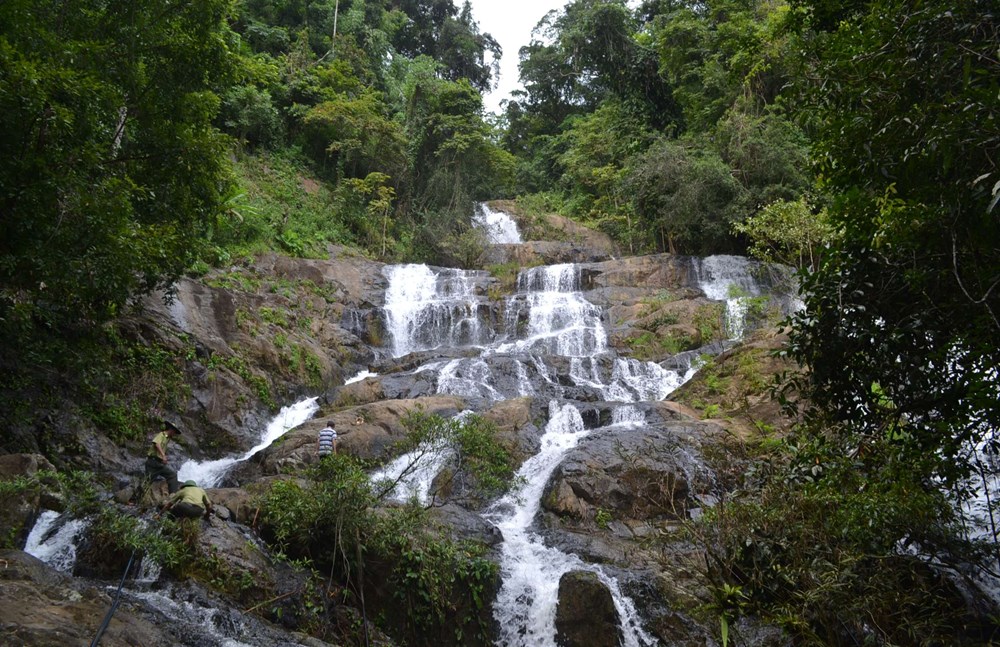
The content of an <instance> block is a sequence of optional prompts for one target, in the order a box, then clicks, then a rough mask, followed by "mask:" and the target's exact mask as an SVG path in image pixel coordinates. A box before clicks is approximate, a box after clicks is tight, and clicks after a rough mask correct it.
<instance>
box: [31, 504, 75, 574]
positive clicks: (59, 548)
mask: <svg viewBox="0 0 1000 647" xmlns="http://www.w3.org/2000/svg"><path fill="white" fill-rule="evenodd" d="M61 517H62V515H60V514H59V513H58V512H55V511H53V510H45V511H44V512H42V513H41V514H40V515H38V519H37V520H36V521H35V525H34V526H33V527H32V528H31V532H30V533H28V538H27V540H26V541H25V543H24V552H26V553H28V554H29V555H34V556H35V557H37V558H38V559H40V560H42V561H43V562H45V563H46V564H48V565H49V566H51V567H52V568H54V569H56V570H57V571H62V572H64V573H69V572H72V570H73V566H74V565H76V542H77V541H78V540H79V538H80V536H81V535H82V534H83V531H84V530H86V528H87V522H86V521H85V520H83V519H68V520H65V522H64V523H62V524H61V525H60V524H59V523H58V522H59V521H62V519H61Z"/></svg>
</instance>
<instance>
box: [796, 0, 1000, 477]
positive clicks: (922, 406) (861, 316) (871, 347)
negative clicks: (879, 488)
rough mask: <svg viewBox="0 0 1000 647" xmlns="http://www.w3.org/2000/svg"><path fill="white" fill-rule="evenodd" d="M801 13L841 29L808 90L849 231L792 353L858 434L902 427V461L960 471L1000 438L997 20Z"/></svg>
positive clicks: (949, 13) (816, 284) (812, 287)
mask: <svg viewBox="0 0 1000 647" xmlns="http://www.w3.org/2000/svg"><path fill="white" fill-rule="evenodd" d="M803 8H804V9H805V12H804V15H805V16H806V20H807V24H810V25H812V26H813V27H814V28H815V29H816V30H822V29H825V28H830V29H832V31H830V32H829V33H826V34H824V35H823V37H821V38H815V39H812V42H814V43H816V44H817V46H818V47H819V49H818V52H817V54H818V60H819V66H818V69H817V70H816V81H817V83H816V85H815V86H813V88H812V91H811V93H810V94H809V95H808V97H807V98H808V99H809V102H810V107H811V109H812V110H813V111H815V113H814V114H815V117H816V118H815V119H814V120H813V121H814V122H816V123H821V124H823V126H822V128H821V129H820V130H819V132H818V133H817V135H818V136H817V139H816V143H817V146H816V148H817V152H818V155H819V171H820V176H821V177H822V178H823V180H824V184H825V186H826V188H827V189H828V190H829V191H831V192H832V193H834V194H835V195H837V196H838V200H837V202H836V203H835V205H834V206H833V208H832V209H831V211H830V215H831V219H832V223H833V225H834V226H835V227H837V228H839V229H841V230H842V231H843V235H844V238H843V243H842V244H841V245H840V246H839V247H838V248H837V249H836V250H834V251H833V253H831V254H829V255H828V256H827V257H826V260H825V262H824V263H823V264H822V266H821V267H820V269H819V271H818V272H816V273H815V274H814V275H813V276H812V277H811V278H810V279H809V280H808V281H807V283H806V285H805V295H806V305H807V309H806V311H805V312H804V313H803V314H801V315H800V316H798V317H797V318H796V322H795V323H796V326H795V332H794V334H793V336H792V346H791V348H792V351H793V352H794V354H795V355H796V356H797V357H798V358H799V359H800V360H801V361H803V362H804V363H806V364H808V365H809V366H810V368H811V373H810V376H811V380H812V387H813V390H812V392H811V395H812V397H813V398H814V400H815V401H816V402H817V403H819V404H820V405H821V406H823V407H825V408H826V409H827V410H828V411H831V412H832V413H833V415H834V417H835V419H837V420H838V421H840V422H841V423H842V425H843V428H844V429H847V430H850V431H852V432H854V433H856V434H859V438H861V439H862V440H861V441H860V442H864V440H863V439H865V438H878V437H880V435H881V434H884V433H885V431H886V429H887V428H895V426H896V425H898V423H900V422H901V421H902V422H905V434H899V435H898V436H894V437H893V440H894V443H895V444H896V445H898V447H899V451H901V452H910V453H911V454H910V455H911V456H912V457H919V464H920V465H923V466H924V468H925V469H927V470H929V471H930V473H932V474H937V475H939V476H945V477H956V478H957V477H959V476H962V475H964V474H966V473H967V470H968V469H969V467H970V466H969V463H968V461H967V459H968V457H969V456H971V454H969V453H968V452H967V451H966V450H967V448H968V444H967V442H968V441H981V440H984V439H991V438H992V437H993V435H994V434H995V430H996V429H998V428H1000V397H998V395H1000V394H998V388H997V385H996V366H997V365H998V363H1000V347H998V345H997V343H996V340H997V338H998V337H1000V218H998V215H1000V209H998V207H997V202H998V200H1000V171H998V153H1000V104H998V103H997V99H996V96H997V87H998V84H997V79H1000V60H998V57H997V43H998V42H1000V14H998V12H997V10H996V5H995V3H993V2H989V1H987V0H979V1H976V0H974V1H970V2H966V3H961V4H959V5H956V4H955V3H950V2H944V1H942V0H936V1H930V2H920V3H910V2H902V1H899V0H883V1H879V2H871V3H865V4H864V5H863V6H861V7H859V6H858V3H852V5H851V11H849V12H847V13H844V14H840V15H839V18H840V21H839V22H834V21H832V20H830V19H829V18H830V12H829V6H828V4H827V3H823V2H815V3H804V5H803ZM810 19H811V20H812V21H813V22H812V23H809V22H808V21H809V20H810ZM873 385H874V386H876V387H877V388H875V389H873V388H872V387H873ZM886 401H891V402H892V403H893V406H892V407H886V406H884V403H885V402H886ZM916 464H917V460H916V458H914V465H916Z"/></svg>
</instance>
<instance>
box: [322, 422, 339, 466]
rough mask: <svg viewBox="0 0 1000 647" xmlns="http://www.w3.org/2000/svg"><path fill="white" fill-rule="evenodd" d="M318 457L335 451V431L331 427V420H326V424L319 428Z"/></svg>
mask: <svg viewBox="0 0 1000 647" xmlns="http://www.w3.org/2000/svg"><path fill="white" fill-rule="evenodd" d="M318 453H319V457H320V458H323V457H324V456H329V455H330V454H336V453H337V432H336V430H335V429H334V428H333V420H327V421H326V426H325V427H323V428H322V429H320V430H319V452H318Z"/></svg>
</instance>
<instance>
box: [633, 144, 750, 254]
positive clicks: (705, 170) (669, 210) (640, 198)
mask: <svg viewBox="0 0 1000 647" xmlns="http://www.w3.org/2000/svg"><path fill="white" fill-rule="evenodd" d="M629 186H630V189H631V191H630V195H631V196H632V200H633V205H634V209H635V212H636V214H637V215H638V217H639V218H640V219H641V221H642V222H643V224H644V226H645V228H646V231H647V232H649V233H650V234H651V235H652V236H653V237H654V238H653V240H652V241H651V242H652V243H653V244H655V246H656V248H657V249H659V250H663V251H669V252H671V253H679V252H686V253H700V252H710V251H718V250H724V249H725V248H726V246H727V238H728V236H729V230H730V228H731V227H732V223H734V222H738V221H739V220H741V219H742V218H743V217H744V213H745V208H746V206H745V204H744V203H745V200H746V199H747V194H746V189H745V188H744V187H743V186H742V185H741V184H740V183H739V182H738V181H737V180H736V179H735V178H734V177H733V175H732V173H731V170H730V169H729V167H728V166H727V165H726V164H725V162H723V161H722V159H721V158H720V157H719V155H718V154H717V153H716V152H715V151H714V150H712V149H711V148H709V147H707V146H706V145H705V142H703V141H699V140H690V141H686V142H675V141H670V140H661V141H660V142H658V143H657V144H655V145H653V146H652V147H651V148H650V149H649V150H648V151H646V152H645V153H644V154H643V155H642V156H641V157H640V158H639V159H638V160H637V162H636V166H635V171H634V173H633V174H632V175H631V176H630V177H629Z"/></svg>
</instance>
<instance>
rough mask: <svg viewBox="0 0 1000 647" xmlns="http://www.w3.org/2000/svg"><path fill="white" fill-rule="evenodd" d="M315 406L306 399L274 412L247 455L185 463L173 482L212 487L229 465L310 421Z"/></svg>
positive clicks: (314, 399)
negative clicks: (189, 481)
mask: <svg viewBox="0 0 1000 647" xmlns="http://www.w3.org/2000/svg"><path fill="white" fill-rule="evenodd" d="M317 410H319V405H318V404H316V398H306V399H305V400H300V401H299V402H296V403H295V404H292V405H289V406H287V407H283V408H282V409H281V411H279V412H278V415H276V416H275V417H274V418H273V419H272V420H271V422H270V423H268V425H267V428H266V429H265V430H264V434H263V435H262V436H261V439H260V442H259V443H257V444H256V445H254V446H253V447H252V448H251V449H250V450H249V451H247V452H246V453H244V454H242V455H239V456H230V457H227V458H220V459H217V460H212V461H200V462H199V461H193V460H190V461H187V462H185V463H184V464H183V465H181V468H180V469H179V470H177V480H179V481H181V482H182V483H183V482H184V481H187V480H192V481H195V482H196V483H197V484H198V485H199V486H201V487H203V488H204V487H215V486H216V485H218V484H219V481H221V480H222V477H223V476H225V474H226V471H228V470H229V469H230V468H231V467H232V466H233V465H235V464H236V463H239V462H241V461H245V460H246V459H248V458H250V457H251V456H253V455H254V454H256V453H257V452H259V451H260V450H262V449H264V448H266V447H269V446H270V445H271V443H273V442H274V441H276V440H277V439H279V438H281V437H282V436H283V435H285V433H287V432H288V431H289V430H291V429H294V428H295V427H298V426H299V425H301V424H302V423H303V422H305V421H306V420H309V419H310V418H312V417H313V415H314V414H315V413H316V411H317Z"/></svg>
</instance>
